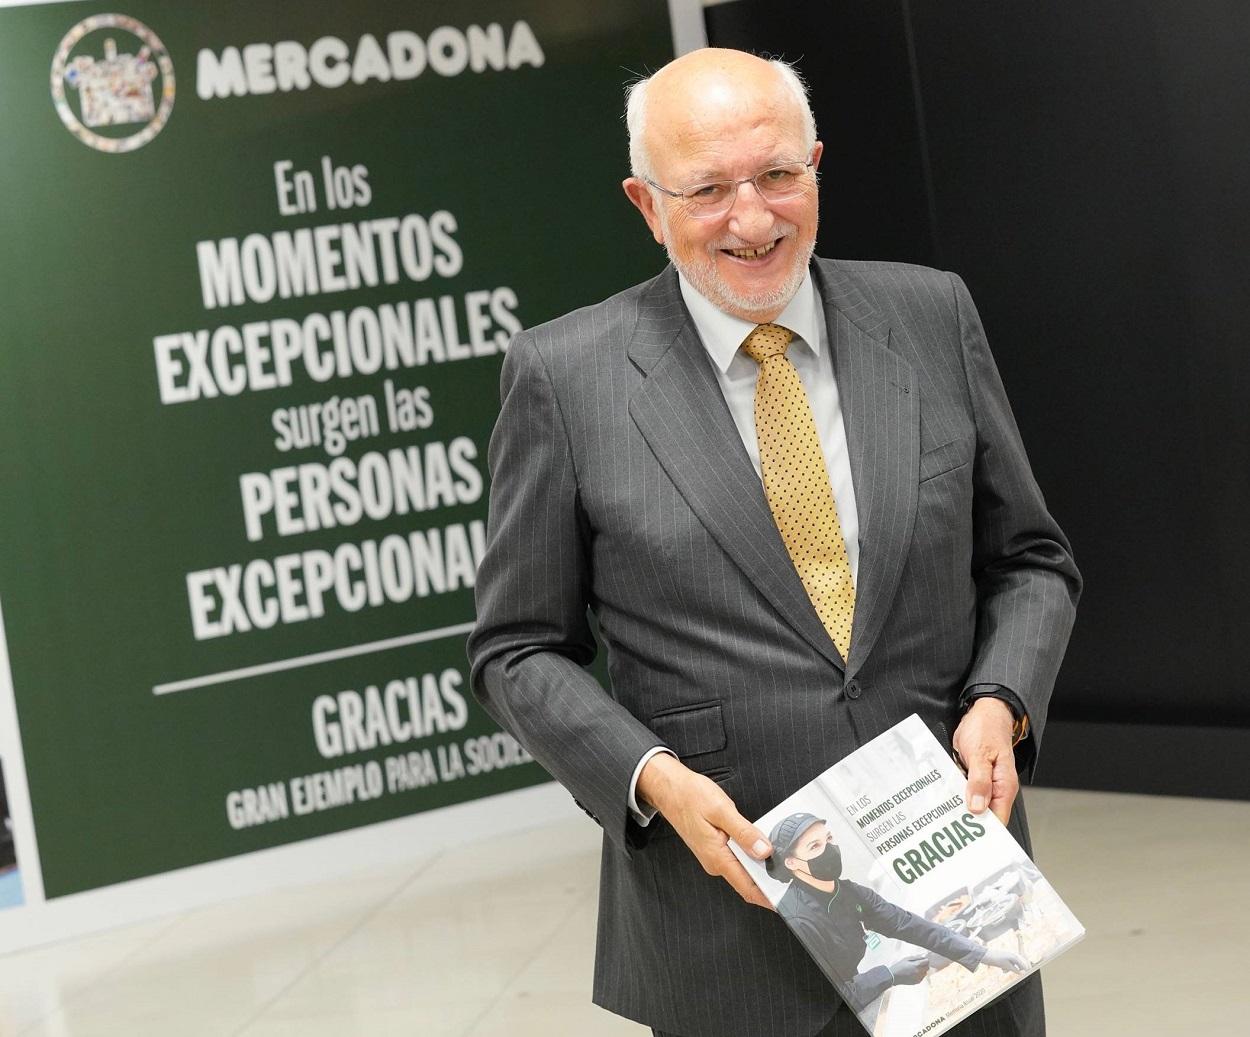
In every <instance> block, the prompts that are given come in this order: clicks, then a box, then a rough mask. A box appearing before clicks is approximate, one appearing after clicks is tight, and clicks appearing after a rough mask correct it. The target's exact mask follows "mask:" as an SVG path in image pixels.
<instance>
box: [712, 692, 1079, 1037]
mask: <svg viewBox="0 0 1250 1037" xmlns="http://www.w3.org/2000/svg"><path fill="white" fill-rule="evenodd" d="M966 784H967V779H966V778H965V777H964V775H963V774H962V772H961V771H960V770H959V768H958V767H957V766H956V765H955V762H954V760H953V759H951V757H950V756H949V755H947V752H946V751H945V750H944V749H943V747H942V746H941V745H940V744H939V743H938V741H937V739H936V738H934V737H933V734H932V733H931V732H930V731H929V729H928V728H927V727H926V726H925V724H924V722H923V721H921V719H920V718H919V717H917V716H916V715H915V714H913V715H912V716H910V717H908V718H907V719H906V720H904V721H902V723H899V724H896V725H895V726H894V727H892V728H891V729H890V730H889V731H887V732H885V733H884V734H882V735H880V736H879V737H877V738H874V739H873V740H872V741H871V742H869V743H868V744H867V745H864V746H863V747H862V748H860V749H857V750H856V751H855V752H853V753H852V754H851V755H850V756H848V757H846V759H844V760H842V761H840V762H839V763H836V764H835V765H834V766H832V767H830V768H829V769H828V770H827V771H825V772H824V773H823V774H821V775H820V776H819V777H817V778H816V779H815V780H813V781H811V782H809V783H808V784H807V785H805V786H804V787H803V788H801V789H800V790H799V791H798V792H796V793H795V794H794V795H793V796H791V797H790V798H789V799H787V800H785V801H784V802H783V803H781V804H780V805H778V806H777V807H776V808H774V809H773V810H770V811H769V812H768V813H767V814H765V815H764V816H763V817H762V818H760V819H759V820H758V821H756V822H755V825H756V827H757V828H759V829H760V830H761V831H763V832H765V833H767V834H768V835H769V837H770V839H771V841H772V844H773V855H772V856H771V857H770V858H769V859H768V860H767V861H765V862H759V861H756V860H753V859H752V858H751V857H750V856H749V855H748V854H747V853H746V852H745V851H743V849H742V848H741V847H740V846H738V845H737V844H736V843H733V842H732V841H731V842H730V847H731V849H732V850H733V851H734V853H735V854H736V855H737V857H738V859H739V860H741V861H742V863H743V865H744V866H745V867H746V869H747V871H748V872H749V873H750V875H751V877H752V878H753V879H754V880H755V883H756V885H758V886H759V887H760V889H761V890H763V891H764V894H765V895H766V896H767V897H768V899H769V900H770V901H771V902H772V903H773V905H774V906H775V907H776V909H777V913H778V914H780V915H781V917H782V918H784V919H785V921H786V924H787V925H789V926H790V928H791V929H793V930H794V932H795V934H796V935H797V936H798V938H799V939H800V940H801V941H802V942H803V945H804V946H805V947H806V948H807V950H808V952H809V953H810V954H811V955H812V957H813V958H814V959H815V960H816V962H817V964H819V965H820V967H821V969H822V970H823V971H824V973H825V975H826V976H828V977H829V979H830V981H831V982H832V983H833V985H834V986H835V987H836V988H837V990H838V992H839V993H840V994H841V995H842V997H843V999H844V1000H845V1001H846V1002H847V1003H848V1004H849V1005H850V1006H851V1007H852V1008H853V1009H854V1010H855V1012H856V1014H857V1015H858V1016H859V1019H860V1022H862V1023H863V1024H864V1026H865V1027H866V1028H867V1030H868V1032H869V1033H870V1034H873V1035H874V1037H920V1035H922V1034H923V1035H924V1037H937V1035H938V1034H941V1033H944V1032H945V1031H946V1030H948V1029H950V1028H951V1027H952V1026H954V1025H955V1024H956V1023H958V1022H959V1021H960V1020H962V1019H965V1018H967V1017H968V1016H969V1015H971V1014H972V1013H973V1012H975V1011H976V1010H977V1009H978V1008H980V1007H981V1006H982V1005H985V1004H987V1003H988V1002H989V1001H991V1000H992V999H993V998H994V997H995V996H997V995H998V994H1000V993H1002V992H1003V991H1004V990H1006V989H1008V988H1009V987H1011V986H1014V985H1015V984H1016V983H1018V982H1020V980H1022V979H1023V978H1024V977H1025V976H1027V975H1028V974H1029V973H1030V972H1032V971H1033V970H1034V969H1037V968H1040V967H1041V966H1042V965H1043V964H1045V963H1046V962H1048V961H1050V960H1051V959H1052V958H1054V957H1055V956H1056V955H1058V954H1059V953H1060V952H1062V951H1064V950H1066V949H1067V948H1068V947H1070V946H1072V944H1074V943H1076V942H1077V941H1078V940H1079V939H1080V938H1081V937H1082V936H1084V935H1085V930H1084V929H1083V928H1082V926H1081V924H1080V922H1078V921H1077V919H1076V917H1075V916H1074V915H1073V914H1072V912H1071V911H1069V910H1068V908H1067V906H1066V905H1065V904H1064V902H1063V901H1062V900H1060V899H1059V895H1058V894H1057V893H1056V892H1055V890H1054V888H1053V887H1052V886H1051V885H1050V883H1049V882H1047V881H1046V879H1045V878H1043V877H1042V874H1041V872H1039V871H1038V870H1037V868H1036V866H1034V864H1033V862H1032V861H1030V860H1029V858H1028V856H1027V855H1026V854H1025V852H1024V851H1023V850H1022V849H1021V848H1020V844H1019V843H1017V842H1016V841H1015V839H1014V838H1013V837H1012V836H1011V833H1009V832H1008V831H1007V829H1006V828H1005V827H1004V826H1003V825H1002V823H1001V822H1000V821H999V820H998V819H997V818H996V817H994V815H993V814H991V813H990V812H989V811H988V810H987V811H985V812H984V813H981V814H973V813H972V811H971V810H969V809H968V807H967V806H966V804H965V803H964V791H965V788H966Z"/></svg>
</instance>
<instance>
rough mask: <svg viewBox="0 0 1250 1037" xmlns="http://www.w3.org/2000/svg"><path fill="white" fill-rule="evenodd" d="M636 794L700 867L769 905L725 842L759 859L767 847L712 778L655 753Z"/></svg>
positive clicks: (749, 899)
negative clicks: (675, 834)
mask: <svg viewBox="0 0 1250 1037" xmlns="http://www.w3.org/2000/svg"><path fill="white" fill-rule="evenodd" d="M637 793H638V795H639V797H640V798H642V799H645V800H646V801H647V802H648V803H650V804H651V805H652V806H653V807H655V809H656V810H658V811H659V812H660V813H661V814H663V815H664V819H665V820H666V821H668V823H669V824H670V825H672V826H673V828H674V830H675V831H676V832H677V834H678V835H679V836H681V838H682V841H683V842H684V843H685V844H686V846H688V847H689V848H690V852H691V853H693V854H694V855H695V857H696V858H698V861H699V863H700V864H701V865H703V870H704V871H706V872H707V873H708V874H709V875H719V876H720V877H721V878H723V879H724V880H725V881H726V882H728V883H729V884H730V885H731V886H733V888H734V892H736V893H737V894H738V896H740V897H742V899H743V900H745V901H746V902H747V903H748V904H755V905H756V906H757V907H766V908H768V909H769V910H770V911H771V910H772V909H773V905H772V904H770V903H769V902H768V898H767V897H766V896H764V894H763V893H761V892H760V889H759V887H758V886H757V885H756V884H755V883H754V882H753V881H752V880H751V876H750V875H749V874H747V870H746V868H744V867H743V866H742V865H741V864H740V863H739V862H738V858H737V857H735V856H734V855H733V851H732V850H730V849H729V845H728V844H729V840H730V838H733V840H734V841H735V842H737V844H738V845H739V846H741V847H743V849H745V850H746V851H747V853H749V854H750V855H751V856H752V857H754V858H755V859H756V860H763V859H764V858H765V857H767V856H768V855H769V854H770V853H772V850H773V848H772V846H770V845H769V842H768V840H767V839H765V838H764V835H763V833H762V832H760V830H759V829H758V828H756V827H755V826H754V825H753V824H751V822H750V821H748V820H747V819H746V818H745V817H743V816H742V815H741V814H739V813H738V810H737V808H736V807H735V806H734V803H733V800H732V799H730V798H729V797H728V796H727V795H725V793H724V791H722V789H721V788H720V786H719V785H717V784H716V782H714V781H712V780H710V779H709V778H705V777H704V776H703V775H702V774H698V773H696V772H695V771H692V770H691V769H690V768H689V767H687V766H686V765H685V764H683V763H682V762H681V761H680V760H678V759H677V758H676V757H674V756H670V755H669V754H668V753H658V754H657V755H655V756H653V757H651V759H650V760H648V761H647V765H646V766H645V767H643V769H642V773H641V774H640V775H638V786H637Z"/></svg>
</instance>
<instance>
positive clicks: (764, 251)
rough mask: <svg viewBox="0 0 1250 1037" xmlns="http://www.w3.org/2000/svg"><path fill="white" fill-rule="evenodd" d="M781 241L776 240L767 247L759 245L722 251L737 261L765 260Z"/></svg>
mask: <svg viewBox="0 0 1250 1037" xmlns="http://www.w3.org/2000/svg"><path fill="white" fill-rule="evenodd" d="M779 241H781V239H780V238H776V239H775V240H773V241H770V242H769V243H768V244H767V245H757V246H755V247H754V248H723V249H721V251H722V252H724V253H725V255H727V256H733V257H734V258H735V259H763V258H764V256H766V255H768V254H769V253H770V252H772V250H773V249H775V248H776V247H777V243H778V242H779Z"/></svg>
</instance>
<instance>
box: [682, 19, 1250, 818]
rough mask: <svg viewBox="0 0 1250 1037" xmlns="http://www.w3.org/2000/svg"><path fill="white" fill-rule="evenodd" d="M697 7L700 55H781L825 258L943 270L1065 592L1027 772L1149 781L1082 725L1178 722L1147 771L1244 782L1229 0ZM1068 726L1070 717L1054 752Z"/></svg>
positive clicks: (1247, 727)
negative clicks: (967, 317)
mask: <svg viewBox="0 0 1250 1037" xmlns="http://www.w3.org/2000/svg"><path fill="white" fill-rule="evenodd" d="M707 13H708V27H709V37H710V38H711V40H712V42H713V43H714V44H719V45H726V46H738V47H744V48H746V49H753V50H756V51H757V52H760V51H766V52H770V53H776V54H779V55H781V56H784V57H786V58H788V59H798V60H799V61H800V67H801V69H802V71H803V72H804V74H805V75H806V76H807V77H808V78H809V80H810V81H811V83H812V85H813V93H814V98H813V100H814V104H815V107H816V113H817V118H818V120H819V125H820V131H821V135H822V138H823V139H825V140H826V141H830V150H829V152H827V156H828V157H827V164H826V165H825V166H824V168H823V169H822V173H823V175H824V179H823V183H822V196H821V204H822V231H821V241H820V249H821V251H822V252H823V253H824V254H826V255H839V256H875V257H877V258H889V259H902V260H907V261H912V262H920V263H930V264H934V265H938V266H942V267H945V268H947V269H953V270H956V271H958V272H959V273H960V274H962V275H963V276H964V278H965V279H966V280H967V281H968V284H969V286H970V287H971V289H972V291H973V294H974V297H975V298H976V299H977V302H978V305H979V307H980V309H981V314H982V317H983V319H984V321H985V325H986V328H987V330H988V332H989V335H990V341H991V344H992V345H993V347H994V352H995V356H996V357H997V359H998V363H999V366H1000V368H1001V370H1002V373H1003V378H1004V381H1005V382H1006V384H1007V388H1008V391H1009V393H1010V395H1011V399H1012V403H1013V406H1014V409H1015V412H1016V417H1017V420H1018V421H1019V423H1020V426H1021V429H1022V431H1023V434H1024V437H1025V442H1026V444H1027V445H1028V448H1029V453H1030V456H1031V457H1032V460H1033V464H1034V468H1035V470H1036V472H1037V475H1038V478H1039V481H1040V482H1041V484H1042V486H1043V489H1044V490H1045V491H1046V494H1047V499H1048V502H1049V503H1050V505H1051V508H1052V510H1053V511H1054V512H1055V514H1056V516H1057V517H1058V519H1059V520H1060V522H1061V523H1062V524H1063V526H1064V528H1065V529H1066V530H1067V532H1068V533H1069V535H1070V536H1071V538H1072V541H1073V544H1074V547H1075V550H1076V554H1077V560H1078V562H1079V564H1080V565H1081V568H1082V571H1083V572H1084V573H1085V576H1086V581H1087V590H1086V595H1085V598H1084V600H1083V602H1082V606H1081V610H1080V614H1079V617H1078V621H1077V628H1076V631H1075V633H1074V635H1073V640H1072V644H1071V647H1070V649H1069V652H1068V658H1067V661H1066V663H1065V665H1064V670H1063V673H1062V675H1061V677H1060V682H1059V685H1058V687H1057V689H1056V695H1055V701H1054V705H1053V708H1052V713H1051V716H1052V719H1053V720H1055V721H1056V722H1057V723H1055V724H1054V726H1053V727H1052V732H1053V733H1052V738H1051V744H1050V745H1049V746H1048V749H1047V752H1046V753H1045V754H1044V756H1043V761H1044V764H1043V770H1042V776H1043V778H1044V779H1046V780H1050V781H1053V782H1054V783H1056V784H1070V783H1076V784H1079V783H1082V782H1085V783H1088V784H1093V785H1097V786H1099V787H1124V788H1132V787H1145V786H1144V785H1142V784H1141V782H1140V781H1138V780H1137V779H1135V778H1134V772H1135V771H1136V769H1137V768H1138V767H1140V764H1141V761H1140V758H1139V757H1137V758H1135V757H1134V754H1133V753H1131V752H1120V753H1119V755H1118V757H1117V758H1120V759H1121V762H1120V763H1119V764H1116V765H1115V766H1113V767H1109V766H1108V765H1107V764H1106V763H1105V762H1103V763H1097V764H1096V763H1095V762H1094V761H1091V760H1089V759H1087V758H1086V757H1088V756H1089V746H1090V745H1091V744H1094V742H1093V741H1092V740H1091V737H1090V735H1089V732H1090V731H1096V730H1098V728H1096V727H1091V726H1090V725H1091V724H1093V725H1097V724H1105V725H1108V726H1106V727H1105V728H1103V729H1102V730H1104V731H1105V733H1106V734H1107V735H1108V736H1109V737H1110V736H1112V735H1113V734H1114V738H1115V739H1116V741H1117V743H1123V741H1124V740H1125V739H1126V738H1131V731H1132V730H1133V725H1180V726H1186V727H1188V728H1189V729H1190V734H1189V735H1187V736H1181V735H1179V734H1178V736H1177V740H1176V741H1175V744H1176V745H1177V748H1178V753H1177V756H1178V760H1177V762H1176V763H1175V764H1173V766H1175V767H1176V769H1177V771H1178V774H1177V775H1176V780H1175V781H1173V782H1170V783H1169V782H1167V781H1164V782H1158V781H1155V782H1154V783H1153V784H1152V785H1151V786H1150V787H1151V788H1152V789H1156V790H1157V786H1159V785H1160V784H1161V785H1162V786H1163V787H1166V788H1172V789H1174V790H1175V791H1180V792H1203V793H1207V794H1228V791H1229V788H1230V787H1231V786H1230V783H1232V782H1234V780H1236V783H1237V787H1238V788H1242V789H1244V788H1245V786H1246V782H1245V779H1244V778H1240V779H1236V778H1235V776H1236V774H1237V773H1239V771H1240V764H1241V760H1240V758H1239V757H1241V756H1243V755H1244V752H1243V750H1244V749H1246V748H1250V696H1247V694H1246V689H1247V683H1248V682H1247V679H1246V677H1245V672H1244V667H1243V664H1242V652H1241V648H1242V646H1243V643H1244V642H1246V641H1248V640H1250V564H1247V553H1248V552H1247V546H1246V537H1245V535H1244V533H1243V528H1244V526H1245V518H1244V516H1246V515H1247V514H1248V513H1250V402H1248V397H1247V390H1248V389H1250V352H1248V350H1247V346H1246V343H1247V333H1246V329H1247V328H1248V327H1250V292H1248V291H1247V285H1250V170H1248V169H1247V166H1248V164H1250V163H1248V158H1250V76H1247V75H1246V73H1245V67H1246V65H1245V55H1246V54H1247V53H1250V5H1247V4H1246V3H1244V2H1241V0H1198V2H1195V0H1137V2H1129V0H1068V2H1067V3H1065V4H1063V5H1062V6H1061V7H1053V6H1050V7H1048V6H1046V5H1037V4H1034V3H1031V2H1026V0H898V2H884V0H877V2H871V0H846V2H838V3H828V2H825V3H799V4H797V5H792V6H788V7H787V9H786V17H785V18H780V17H779V16H778V12H777V8H776V6H775V5H769V4H764V3H758V2H755V0H740V2H737V3H731V4H726V5H723V6H718V7H713V8H709V9H708V12H707ZM831 138H832V139H831ZM843 167H850V168H843ZM1065 721H1066V722H1068V723H1069V724H1070V725H1071V726H1070V728H1069V730H1071V731H1073V732H1075V731H1076V730H1077V725H1080V730H1081V732H1082V735H1081V737H1080V738H1075V737H1074V738H1073V739H1072V740H1071V741H1070V743H1069V746H1070V748H1071V753H1069V754H1068V755H1067V756H1065V753H1064V745H1063V742H1064V739H1063V737H1062V732H1063V730H1064V722H1065ZM1219 727H1223V728H1225V729H1226V730H1227V729H1231V730H1230V738H1231V739H1232V740H1231V741H1230V740H1229V739H1223V740H1221V741H1220V743H1219V744H1220V748H1219V749H1218V750H1215V752H1214V758H1210V757H1208V758H1206V759H1204V761H1203V767H1204V769H1205V771H1206V775H1207V776H1206V777H1205V778H1197V779H1195V778H1193V777H1192V776H1186V775H1181V774H1180V773H1179V772H1180V771H1181V770H1182V769H1183V768H1194V767H1196V761H1195V759H1194V756H1195V755H1198V756H1202V755H1203V748H1204V746H1207V745H1211V742H1210V739H1209V738H1208V737H1206V736H1204V735H1201V734H1200V733H1199V730H1200V729H1201V728H1206V729H1208V730H1209V729H1211V728H1219ZM1152 737H1154V736H1153V735H1152ZM1239 739H1240V740H1239ZM1078 744H1079V746H1080V748H1079V750H1078V749H1077V746H1078ZM1182 746H1184V747H1185V748H1184V749H1183V751H1182V748H1181V747H1182ZM1230 746H1240V747H1241V750H1238V751H1236V752H1234V751H1233V750H1232V749H1230V748H1229V747H1230ZM1121 748H1127V747H1124V746H1123V745H1121ZM1213 748H1214V747H1213ZM1181 757H1183V764H1182V762H1181V761H1180V758H1181ZM1151 762H1152V765H1158V764H1159V762H1160V761H1158V760H1157V759H1156V760H1153V761H1151ZM1221 775H1222V777H1221Z"/></svg>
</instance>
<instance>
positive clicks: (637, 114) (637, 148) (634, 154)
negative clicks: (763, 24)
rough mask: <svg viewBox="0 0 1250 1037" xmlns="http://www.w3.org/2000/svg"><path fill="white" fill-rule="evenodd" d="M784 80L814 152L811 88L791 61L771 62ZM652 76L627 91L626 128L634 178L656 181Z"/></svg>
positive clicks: (807, 143)
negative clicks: (651, 149) (650, 128)
mask: <svg viewBox="0 0 1250 1037" xmlns="http://www.w3.org/2000/svg"><path fill="white" fill-rule="evenodd" d="M768 63H769V64H770V65H772V67H773V68H775V69H776V70H777V72H778V74H779V75H780V76H781V81H782V83H784V84H785V88H786V89H787V90H788V91H789V92H790V94H791V95H793V97H794V99H795V100H796V101H797V102H798V103H799V108H800V109H801V110H802V112H803V140H804V145H803V147H804V151H805V152H810V151H811V150H812V148H813V147H815V145H816V117H815V116H814V115H813V114H812V106H811V102H810V101H809V100H808V97H807V84H806V83H805V82H803V77H802V76H800V75H799V74H798V72H797V71H796V70H795V68H794V66H793V65H792V64H790V62H788V61H782V60H781V59H780V58H773V59H771V60H770V61H769V62H768ZM651 79H652V77H651V76H647V77H646V78H644V79H639V80H637V81H636V82H633V83H630V84H629V86H627V87H626V88H625V127H626V129H627V130H628V131H629V170H630V172H631V173H633V175H634V176H636V177H640V178H643V179H650V180H654V179H655V175H654V167H653V166H652V165H651V156H650V155H648V154H647V150H646V147H645V146H644V144H643V140H644V138H645V137H646V114H647V111H646V109H647V92H648V91H647V88H648V86H649V85H650V83H651Z"/></svg>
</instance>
